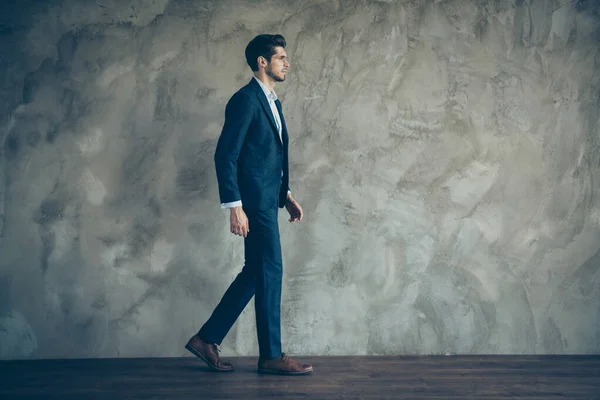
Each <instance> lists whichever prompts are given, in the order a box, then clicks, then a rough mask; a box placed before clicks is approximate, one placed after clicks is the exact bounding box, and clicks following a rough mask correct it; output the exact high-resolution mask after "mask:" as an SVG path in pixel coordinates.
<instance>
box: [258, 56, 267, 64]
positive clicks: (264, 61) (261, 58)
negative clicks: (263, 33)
mask: <svg viewBox="0 0 600 400" xmlns="http://www.w3.org/2000/svg"><path fill="white" fill-rule="evenodd" d="M267 64H268V63H267V59H266V58H264V57H263V56H258V65H262V66H263V67H266V66H267Z"/></svg>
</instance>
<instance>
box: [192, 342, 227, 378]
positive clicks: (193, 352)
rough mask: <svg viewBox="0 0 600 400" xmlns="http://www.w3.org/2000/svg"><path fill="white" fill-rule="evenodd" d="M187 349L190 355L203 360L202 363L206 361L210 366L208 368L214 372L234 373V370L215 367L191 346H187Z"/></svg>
mask: <svg viewBox="0 0 600 400" xmlns="http://www.w3.org/2000/svg"><path fill="white" fill-rule="evenodd" d="M185 349H186V350H187V351H189V352H190V353H192V354H193V355H195V356H196V357H198V358H199V359H201V360H202V361H204V362H205V363H206V365H208V368H210V369H211V370H212V371H215V372H232V371H233V368H232V369H219V368H217V367H215V366H213V365H212V364H211V363H209V362H208V360H207V359H206V358H205V357H204V356H203V355H202V354H200V353H199V352H198V351H197V350H196V349H195V348H193V347H192V346H190V345H189V344H186V345H185Z"/></svg>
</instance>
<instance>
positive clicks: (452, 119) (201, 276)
mask: <svg viewBox="0 0 600 400" xmlns="http://www.w3.org/2000/svg"><path fill="white" fill-rule="evenodd" d="M2 4H3V5H2V7H3V9H2V12H0V18H1V23H0V49H1V54H0V74H1V75H0V78H1V91H0V102H1V103H0V105H1V107H0V123H1V125H0V127H1V132H2V135H3V143H4V146H3V147H2V166H1V167H0V174H1V177H0V178H1V179H0V182H1V185H0V207H1V208H0V210H1V212H2V216H3V219H2V223H3V224H2V237H1V243H0V357H1V358H29V357H31V358H37V357H41V358H48V357H108V356H110V357H112V356H180V355H184V354H185V351H184V349H183V346H184V344H185V342H186V341H187V339H188V338H189V337H190V336H191V335H192V334H193V333H194V332H195V331H196V330H197V329H199V328H200V326H201V324H202V323H203V322H204V321H205V319H206V318H207V317H208V316H209V313H210V312H211V311H212V309H213V307H214V306H215V305H216V303H217V301H218V300H219V298H220V296H221V295H222V293H223V292H224V290H225V289H226V287H227V285H228V284H229V282H230V281H231V280H232V279H233V278H234V276H235V275H236V274H237V273H238V271H239V270H240V268H241V266H242V263H243V258H242V257H243V246H242V241H241V239H240V238H239V237H237V236H234V235H232V234H230V233H229V230H228V228H229V227H228V213H227V211H224V210H221V209H220V206H219V199H218V194H217V185H216V177H215V171H214V166H213V159H212V157H213V152H214V148H215V144H216V140H217V138H218V135H219V133H220V129H221V126H222V122H223V111H224V106H225V103H226V102H227V100H228V99H229V97H230V96H231V94H232V93H233V92H234V91H236V90H237V89H238V88H239V87H240V86H242V85H244V84H245V83H246V82H248V80H249V79H250V77H251V72H250V69H249V68H248V67H247V66H246V64H245V60H244V56H243V51H244V48H245V46H246V44H247V43H248V41H249V40H250V39H251V38H252V37H253V36H254V35H255V34H258V33H263V32H267V33H281V34H283V35H284V36H285V37H286V38H287V40H288V43H289V45H288V48H287V51H288V53H289V55H290V59H291V63H292V68H291V69H290V73H289V75H288V79H287V81H286V82H285V83H283V84H280V85H279V86H277V87H276V91H277V93H278V94H279V96H280V98H281V99H282V102H283V108H284V112H285V115H286V119H287V123H288V127H289V131H290V137H291V139H290V147H291V156H290V157H291V160H290V161H291V171H292V172H291V186H292V191H293V192H294V195H295V197H296V198H297V199H298V200H299V202H300V203H301V204H302V206H303V207H304V210H305V212H306V218H305V220H304V221H303V222H302V223H301V224H289V223H287V222H286V221H287V219H286V217H287V214H286V213H284V212H281V214H280V222H281V233H282V244H283V252H284V268H285V273H284V292H283V305H282V315H283V321H282V322H283V327H282V333H283V340H284V350H285V351H287V352H290V353H292V354H306V355H314V354H319V355H330V354H331V355H333V354H446V353H449V354H456V353H462V354H483V353H500V354H504V353H538V354H541V353H598V352H600V274H599V273H598V269H599V266H600V252H599V248H600V202H599V192H598V180H599V179H600V168H599V167H600V148H599V134H600V124H599V119H600V112H599V108H600V52H599V43H600V6H599V5H598V4H599V3H597V2H595V1H559V0H553V1H550V0H548V1H540V0H536V1H523V0H519V1H516V2H515V1H493V0H471V1H469V0H460V1H459V0H456V1H417V0H405V1H356V0H352V1H351V0H348V1H322V0H304V1H291V0H290V1H279V0H277V1H260V2H259V1H252V2H246V1H234V0H225V1H184V0H180V1H175V0H172V1H169V0H153V1H147V0H143V1H142V0H129V1H121V0H96V1H92V0H89V1H74V0H72V1H68V0H65V1H54V2H52V1H32V0H28V1H22V2H15V1H9V2H3V3H2ZM253 318H254V310H253V306H252V304H251V305H250V307H247V309H246V311H245V312H244V314H243V315H242V316H241V318H240V320H239V322H238V323H237V324H236V325H235V326H234V328H233V329H232V331H231V333H230V335H229V336H228V337H227V339H226V341H225V342H224V343H223V354H224V355H256V354H257V344H256V335H255V332H254V322H253Z"/></svg>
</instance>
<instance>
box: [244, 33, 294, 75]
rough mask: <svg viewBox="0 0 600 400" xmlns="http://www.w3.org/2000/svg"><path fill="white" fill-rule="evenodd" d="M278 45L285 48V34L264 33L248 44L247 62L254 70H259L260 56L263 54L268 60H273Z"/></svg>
mask: <svg viewBox="0 0 600 400" xmlns="http://www.w3.org/2000/svg"><path fill="white" fill-rule="evenodd" d="M276 46H281V47H283V48H285V38H284V37H283V36H281V35H267V34H262V35H258V36H256V37H255V38H254V39H252V40H251V41H250V43H248V46H246V62H247V63H248V65H249V66H250V68H251V69H252V71H258V62H257V58H258V57H260V56H263V57H264V58H266V59H267V61H269V62H270V61H271V57H273V54H275V49H274V48H275V47H276Z"/></svg>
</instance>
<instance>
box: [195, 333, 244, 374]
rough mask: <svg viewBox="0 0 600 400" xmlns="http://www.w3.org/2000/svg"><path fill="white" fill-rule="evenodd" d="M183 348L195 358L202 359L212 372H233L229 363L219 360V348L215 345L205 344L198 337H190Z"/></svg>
mask: <svg viewBox="0 0 600 400" xmlns="http://www.w3.org/2000/svg"><path fill="white" fill-rule="evenodd" d="M185 348H186V349H187V350H188V351H189V352H190V353H192V354H193V355H195V356H196V357H198V358H200V359H202V360H203V361H204V362H205V363H206V364H207V365H208V368H210V369H211V370H213V371H217V372H231V371H233V365H231V363H228V362H225V361H223V360H221V359H220V358H219V348H218V347H217V345H216V344H214V343H207V342H205V341H204V340H202V339H200V338H199V337H198V335H194V336H192V338H191V339H190V340H189V341H188V342H187V344H186V345H185Z"/></svg>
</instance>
